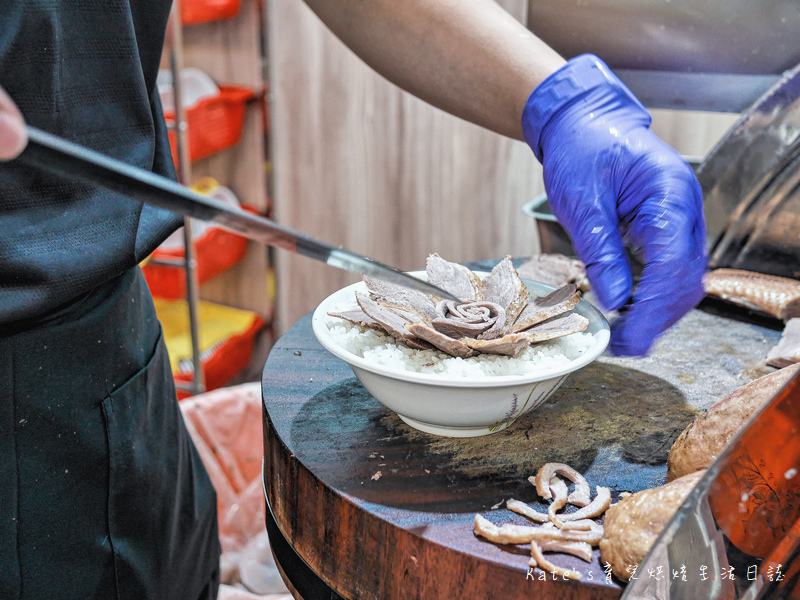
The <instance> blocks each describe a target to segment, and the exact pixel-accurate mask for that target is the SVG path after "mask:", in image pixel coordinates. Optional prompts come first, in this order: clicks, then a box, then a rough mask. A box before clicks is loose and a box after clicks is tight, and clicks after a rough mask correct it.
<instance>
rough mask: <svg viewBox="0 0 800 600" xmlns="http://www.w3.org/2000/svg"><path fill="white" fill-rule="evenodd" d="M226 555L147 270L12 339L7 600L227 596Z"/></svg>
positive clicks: (7, 406) (0, 509) (2, 591)
mask: <svg viewBox="0 0 800 600" xmlns="http://www.w3.org/2000/svg"><path fill="white" fill-rule="evenodd" d="M219 553H220V549H219V539H218V532H217V506H216V496H215V493H214V489H213V487H212V485H211V483H210V481H209V478H208V475H207V474H206V472H205V469H204V467H203V464H202V462H201V460H200V457H199V455H198V453H197V450H196V449H195V447H194V445H193V444H192V441H191V439H190V437H189V435H188V433H187V431H186V428H185V426H184V423H183V419H182V417H181V414H180V409H179V408H178V404H177V401H176V399H175V390H174V383H173V379H172V375H171V370H170V365H169V358H168V356H167V353H166V349H165V346H164V342H163V339H162V337H161V327H160V324H159V323H158V321H157V319H156V317H155V312H154V310H153V305H152V301H151V298H150V294H149V292H148V290H147V288H146V285H145V283H144V279H143V277H142V275H141V271H140V270H139V269H138V268H136V269H134V270H131V271H129V272H127V273H125V274H124V275H122V276H121V277H119V278H117V279H116V280H114V281H112V282H110V283H108V284H106V285H103V286H102V287H101V288H99V289H97V290H95V291H94V292H92V293H91V294H89V295H87V296H86V297H84V298H82V299H80V300H79V301H77V302H76V303H73V304H72V305H71V306H70V307H68V308H66V309H64V310H62V311H61V312H60V313H59V314H57V315H53V316H52V317H51V318H50V319H48V321H47V322H44V323H39V324H38V325H37V326H35V327H33V328H30V329H28V330H25V331H20V332H16V333H14V334H12V335H5V336H4V335H3V332H2V331H0V598H3V599H4V600H5V599H11V598H21V599H30V600H32V599H39V598H41V599H48V600H49V599H52V598H61V599H73V598H74V599H80V600H85V599H90V598H98V599H106V598H108V599H112V598H113V599H115V600H127V599H131V600H134V599H135V600H142V599H162V598H163V599H173V598H174V599H181V600H186V599H191V600H193V599H195V598H201V597H202V598H203V599H204V600H205V598H212V599H213V598H215V596H216V589H217V586H218V583H219V573H218V569H219ZM203 594H205V595H203Z"/></svg>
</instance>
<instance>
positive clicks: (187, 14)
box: [180, 0, 241, 25]
mask: <svg viewBox="0 0 800 600" xmlns="http://www.w3.org/2000/svg"><path fill="white" fill-rule="evenodd" d="M240 6H241V0H181V3H180V14H181V24H182V25H197V24H198V23H208V22H209V21H219V20H221V19H231V18H233V17H235V16H236V15H237V14H239V7H240Z"/></svg>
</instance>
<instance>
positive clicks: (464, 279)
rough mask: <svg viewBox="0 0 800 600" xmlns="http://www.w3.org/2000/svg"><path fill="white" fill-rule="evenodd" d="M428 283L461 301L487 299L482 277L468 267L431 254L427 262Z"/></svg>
mask: <svg viewBox="0 0 800 600" xmlns="http://www.w3.org/2000/svg"><path fill="white" fill-rule="evenodd" d="M426 270H427V273H428V282H429V283H432V284H433V285H435V286H437V287H440V288H442V289H443V290H444V291H446V292H450V293H451V294H453V296H455V297H456V298H458V299H459V300H464V301H468V300H479V301H482V300H484V299H485V297H484V294H483V284H482V283H481V280H480V277H478V276H477V275H476V274H475V273H473V272H472V271H470V270H469V269H468V268H467V267H465V266H463V265H459V264H458V263H452V262H450V261H447V260H445V259H443V258H442V257H441V256H439V255H438V254H431V255H430V256H428V261H427V269H426Z"/></svg>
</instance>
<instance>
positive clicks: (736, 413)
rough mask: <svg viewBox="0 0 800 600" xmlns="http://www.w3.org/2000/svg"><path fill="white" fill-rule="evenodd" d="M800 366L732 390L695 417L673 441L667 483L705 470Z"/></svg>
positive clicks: (776, 372)
mask: <svg viewBox="0 0 800 600" xmlns="http://www.w3.org/2000/svg"><path fill="white" fill-rule="evenodd" d="M799 368H800V364H798V365H792V366H790V367H786V368H785V369H781V370H779V371H775V372H774V373H770V374H769V375H765V376H763V377H759V378H758V379H756V380H754V381H751V382H750V383H748V384H746V385H743V386H742V387H740V388H737V389H735V390H734V391H732V392H731V393H730V394H728V395H727V396H725V397H724V398H722V400H720V401H719V402H717V403H716V404H714V405H713V406H712V407H710V408H709V409H708V410H707V411H706V412H705V413H704V414H702V415H700V416H699V417H697V418H696V419H695V420H694V421H693V422H692V424H691V425H689V427H687V428H686V429H684V430H683V432H682V433H681V434H680V436H678V439H677V440H675V443H674V444H672V448H670V451H669V456H668V457H667V481H672V480H674V479H676V478H678V477H680V476H682V475H686V474H688V473H694V472H695V471H697V470H698V469H705V468H706V467H708V466H709V465H710V464H711V463H712V462H714V459H716V458H717V456H718V455H719V453H720V452H722V450H723V449H724V448H725V447H726V446H727V445H728V443H729V442H730V441H731V440H732V439H733V437H734V436H735V435H736V434H737V433H738V432H739V430H740V429H741V428H742V427H743V426H744V424H745V423H747V421H748V420H750V417H752V416H753V414H755V412H756V411H757V410H758V409H759V408H761V407H762V406H763V405H764V404H765V403H766V402H767V401H768V400H770V399H771V398H772V397H773V396H774V395H775V394H776V393H777V392H778V390H780V389H781V388H782V387H783V386H784V384H785V383H786V382H787V381H788V380H789V379H790V378H791V377H792V376H793V375H794V374H795V372H796V371H797V369H799Z"/></svg>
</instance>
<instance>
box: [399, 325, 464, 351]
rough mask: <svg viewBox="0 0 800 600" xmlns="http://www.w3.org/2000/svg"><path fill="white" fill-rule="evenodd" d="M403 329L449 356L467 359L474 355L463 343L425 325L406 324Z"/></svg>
mask: <svg viewBox="0 0 800 600" xmlns="http://www.w3.org/2000/svg"><path fill="white" fill-rule="evenodd" d="M405 328H406V331H408V332H409V333H410V334H411V335H413V336H415V337H417V338H420V339H422V340H425V341H426V342H428V343H430V344H433V345H434V346H436V347H437V348H438V349H439V350H441V351H442V352H447V354H449V355H450V356H457V357H459V358H469V357H470V356H472V355H473V354H475V351H474V350H473V349H472V348H470V347H469V346H467V345H466V344H465V343H464V342H462V341H460V340H456V339H453V338H451V337H447V336H446V335H444V334H443V333H439V332H438V331H436V330H435V329H434V328H433V327H431V326H429V325H425V323H420V322H416V323H408V324H406V325H405ZM465 339H466V338H465Z"/></svg>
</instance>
